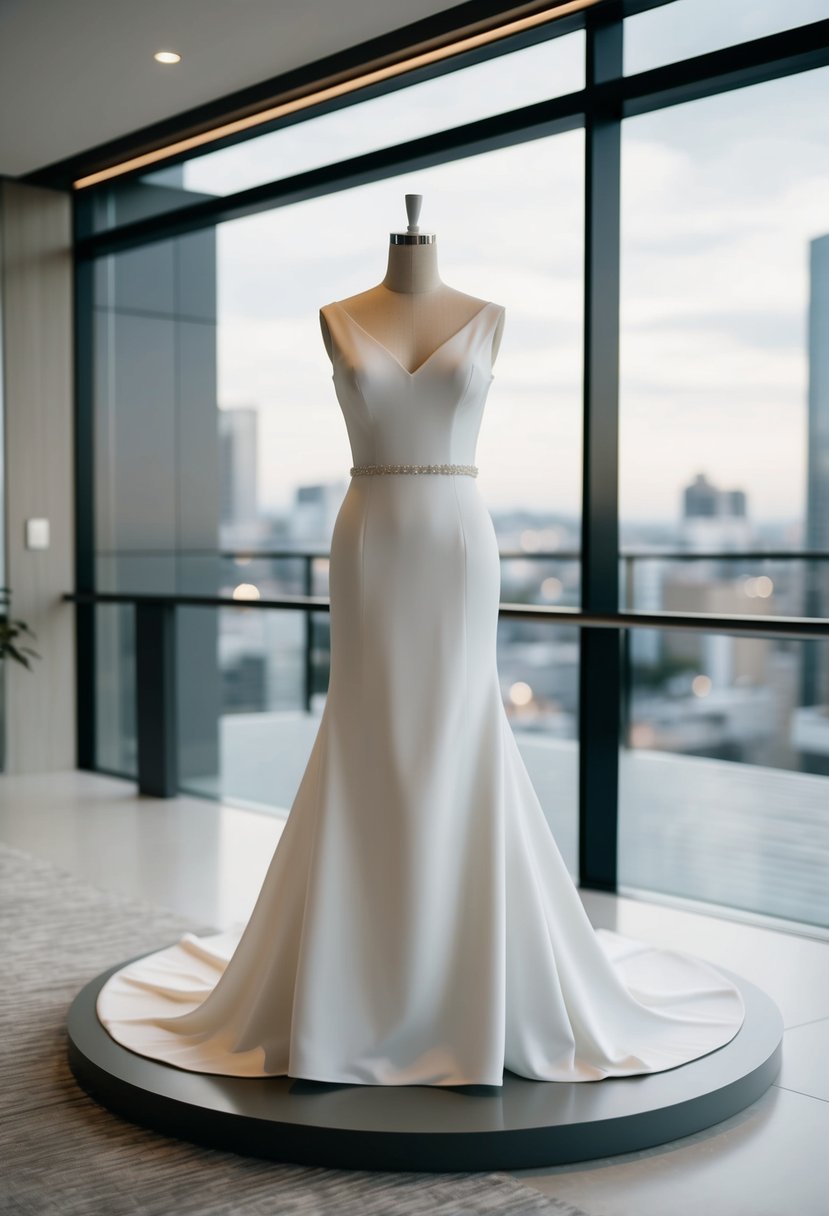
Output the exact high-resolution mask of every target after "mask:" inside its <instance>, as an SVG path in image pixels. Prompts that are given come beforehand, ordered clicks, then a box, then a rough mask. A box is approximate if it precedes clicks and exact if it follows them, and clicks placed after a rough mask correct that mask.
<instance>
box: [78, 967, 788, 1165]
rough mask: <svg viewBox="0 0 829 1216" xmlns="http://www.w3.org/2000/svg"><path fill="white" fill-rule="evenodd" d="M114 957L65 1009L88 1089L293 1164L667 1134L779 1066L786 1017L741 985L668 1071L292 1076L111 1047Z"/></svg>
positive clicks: (411, 1158)
mask: <svg viewBox="0 0 829 1216" xmlns="http://www.w3.org/2000/svg"><path fill="white" fill-rule="evenodd" d="M125 965H126V963H118V964H117V966H115V967H112V968H111V969H110V970H109V971H106V972H105V973H104V974H103V975H99V976H98V977H97V978H96V979H94V980H93V981H92V982H91V983H89V984H87V986H86V987H85V988H84V989H83V990H82V991H81V992H80V993H79V994H78V996H77V997H76V998H75V1001H74V1002H73V1004H72V1007H71V1009H70V1011H69V1019H68V1035H69V1064H70V1067H71V1069H72V1072H73V1073H74V1075H75V1078H76V1080H77V1081H78V1083H79V1084H80V1085H81V1087H82V1088H83V1089H85V1090H86V1092H87V1093H88V1094H90V1096H91V1097H93V1098H94V1099H95V1100H96V1101H98V1102H100V1103H101V1104H102V1105H103V1106H106V1107H108V1108H109V1109H110V1110H112V1111H114V1112H115V1113H116V1114H119V1115H122V1116H124V1118H126V1119H129V1120H131V1121H132V1122H134V1123H140V1124H142V1125H144V1126H146V1127H150V1128H153V1129H154V1130H156V1131H160V1132H163V1133H165V1134H167V1135H170V1136H175V1137H177V1138H179V1139H184V1140H190V1141H193V1142H195V1143H198V1144H205V1145H210V1146H212V1147H215V1148H221V1149H229V1150H231V1151H233V1152H237V1153H242V1154H245V1155H248V1156H258V1157H268V1158H271V1159H272V1160H274V1161H283V1162H293V1163H296V1164H301V1165H315V1166H327V1167H334V1168H342V1169H362V1170H407V1171H408V1170H428V1171H446V1170H448V1171H452V1172H456V1171H479V1170H483V1171H491V1170H504V1169H523V1168H532V1167H541V1166H554V1165H563V1164H567V1163H569V1162H574V1161H585V1160H588V1159H590V1158H594V1157H607V1156H612V1155H614V1154H616V1153H626V1152H632V1151H634V1150H636V1149H643V1148H648V1147H650V1146H652V1145H654V1144H663V1143H665V1142H666V1141H668V1140H676V1139H678V1138H679V1137H681V1136H687V1135H690V1134H691V1133H692V1132H696V1131H700V1130H701V1129H702V1128H705V1127H710V1126H711V1125H712V1124H714V1123H719V1122H720V1121H721V1120H722V1119H727V1118H728V1117H729V1116H730V1115H733V1114H736V1113H737V1112H738V1111H740V1110H743V1109H744V1108H745V1107H746V1106H749V1105H750V1104H751V1103H752V1102H754V1101H756V1100H757V1098H759V1097H760V1096H761V1094H763V1093H764V1092H765V1090H766V1089H767V1088H768V1087H769V1085H771V1083H772V1082H773V1080H774V1078H775V1077H776V1076H777V1073H778V1070H779V1067H780V1060H781V1053H782V1039H783V1021H782V1018H781V1016H780V1012H779V1010H778V1009H777V1006H776V1005H775V1004H774V1003H773V1001H772V1000H771V999H770V998H769V997H768V996H766V994H765V993H764V992H762V991H761V990H760V989H759V988H756V987H755V986H754V985H753V984H750V983H748V981H746V980H744V979H742V978H741V977H740V976H737V975H734V974H733V973H732V972H729V971H725V969H724V968H720V970H722V971H723V972H724V974H725V975H727V976H728V978H729V979H731V980H733V982H734V983H735V984H737V986H738V987H739V989H740V991H741V993H742V995H743V1000H744V1002H745V1010H746V1016H745V1021H744V1023H743V1025H742V1027H741V1028H740V1030H739V1032H738V1033H737V1035H736V1036H735V1037H734V1038H733V1039H732V1040H731V1042H730V1043H727V1044H726V1045H725V1046H724V1047H720V1048H718V1049H717V1050H716V1051H713V1052H710V1053H709V1054H708V1055H706V1056H702V1057H701V1058H700V1059H698V1060H692V1061H691V1062H690V1063H688V1064H683V1065H681V1066H679V1067H677V1068H672V1069H669V1070H668V1071H666V1072H659V1073H650V1074H645V1075H643V1076H637V1077H612V1078H608V1079H606V1080H603V1081H582V1082H576V1083H565V1082H551V1081H527V1080H524V1079H523V1078H521V1077H517V1076H514V1075H513V1074H511V1073H506V1074H505V1076H504V1084H503V1086H500V1087H494V1086H493V1087H490V1086H461V1087H457V1088H443V1087H430V1086H403V1087H398V1086H374V1085H333V1084H324V1083H321V1082H317V1081H302V1080H296V1079H294V1078H291V1077H219V1076H208V1075H205V1074H202V1073H193V1072H185V1071H183V1070H182V1069H178V1068H173V1067H171V1066H170V1065H167V1064H161V1063H157V1062H156V1061H154V1060H148V1059H146V1058H145V1057H143V1056H139V1055H136V1054H135V1053H134V1052H131V1051H129V1050H127V1049H126V1048H124V1047H121V1046H120V1045H119V1044H118V1043H116V1042H115V1040H114V1039H112V1038H110V1036H109V1034H108V1033H107V1031H106V1030H105V1029H104V1028H103V1026H102V1025H101V1023H100V1022H99V1021H98V1017H97V1014H96V1011H95V1002H96V999H97V996H98V993H99V991H100V989H101V988H102V987H103V985H104V983H105V982H106V981H107V980H108V979H109V977H110V976H111V975H112V974H113V972H115V971H118V970H119V969H120V968H121V967H123V966H125Z"/></svg>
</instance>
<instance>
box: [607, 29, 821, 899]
mask: <svg viewBox="0 0 829 1216" xmlns="http://www.w3.org/2000/svg"><path fill="white" fill-rule="evenodd" d="M698 7H699V6H698ZM827 99H829V68H820V69H817V70H814V71H808V72H803V73H800V74H798V75H796V76H787V77H784V78H783V79H778V80H772V81H768V82H765V83H762V84H756V85H754V86H752V87H747V88H742V89H736V90H733V91H730V92H727V93H722V94H719V95H716V96H713V97H706V98H702V99H700V100H695V101H691V102H688V103H687V104H684V105H677V106H671V107H668V108H665V109H660V110H657V111H655V112H653V113H649V114H644V115H641V116H639V117H634V118H630V119H627V120H626V121H625V123H624V124H623V145H622V258H621V269H622V277H621V283H622V288H621V315H622V323H621V385H620V426H621V439H620V471H621V487H620V519H621V537H622V545H623V549H624V551H625V552H626V554H627V556H626V558H625V575H626V585H625V587H624V591H623V594H624V597H625V602H626V604H627V605H628V606H629V607H631V608H634V609H641V610H645V611H651V612H653V611H666V612H691V613H697V614H702V615H715V616H720V617H721V616H723V615H741V616H745V615H756V616H758V617H762V616H768V615H772V616H782V617H799V616H805V617H815V616H817V617H822V618H825V617H827V616H829V561H827V560H825V552H826V550H827V548H829V465H828V464H827V456H828V455H829V446H828V445H827V435H829V384H827V377H826V362H825V361H826V354H825V347H826V339H827V335H829V309H827V299H829V162H827V157H826V149H827V147H829V107H827V104H826V102H827ZM821 552H823V554H824V557H823V558H821V557H820V556H819V554H820V553H821ZM812 553H814V554H815V556H813V557H811V556H809V554H812ZM627 657H628V660H629V670H628V672H627V680H626V711H627V712H626V722H625V724H624V738H623V753H622V766H621V795H620V829H621V832H620V843H621V849H620V879H621V881H622V882H624V883H626V884H629V885H632V886H636V887H644V888H650V889H656V890H666V891H671V892H675V893H681V894H684V895H688V896H697V897H702V898H705V899H709V900H713V901H715V902H719V903H724V904H728V903H734V904H737V905H738V906H740V907H744V908H753V909H756V910H759V911H763V912H774V913H777V914H779V915H781V916H794V917H795V918H798V917H799V918H801V919H810V918H812V917H813V918H814V919H816V920H819V921H820V922H821V923H829V892H828V891H827V883H826V876H827V866H828V865H829V853H828V852H827V849H829V814H827V807H829V788H828V787H827V776H829V709H827V707H829V640H827V641H826V642H820V641H803V640H797V639H792V638H786V637H773V636H772V637H767V638H762V637H740V636H729V635H727V634H723V633H702V634H694V633H688V632H675V631H674V632H666V631H660V630H658V629H642V630H636V631H632V632H631V635H630V639H629V645H628V648H627ZM812 849H815V850H816V852H815V862H816V864H814V865H810V864H808V863H807V861H806V859H807V858H808V856H809V853H810V851H811V850H812Z"/></svg>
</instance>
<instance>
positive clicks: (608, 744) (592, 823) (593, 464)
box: [579, 10, 622, 891]
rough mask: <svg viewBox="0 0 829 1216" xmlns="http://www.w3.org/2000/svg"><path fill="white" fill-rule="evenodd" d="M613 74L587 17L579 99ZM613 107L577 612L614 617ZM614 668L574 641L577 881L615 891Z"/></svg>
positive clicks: (618, 58)
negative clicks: (579, 607)
mask: <svg viewBox="0 0 829 1216" xmlns="http://www.w3.org/2000/svg"><path fill="white" fill-rule="evenodd" d="M621 74H622V22H621V20H620V19H619V18H618V17H617V18H615V19H614V18H612V17H608V16H607V15H604V14H602V12H601V10H599V11H596V12H592V13H589V15H588V22H587V81H586V83H587V89H588V91H589V90H590V89H591V87H592V86H594V85H601V84H603V83H605V82H606V81H610V80H614V79H618V78H619V77H621ZM620 156H621V107H620V106H619V105H618V103H614V102H612V101H608V104H607V107H606V108H602V107H599V106H597V107H591V109H590V111H589V113H588V115H587V119H586V124H585V240H584V257H585V282H584V299H585V305H584V414H583V467H582V605H583V609H584V610H585V611H586V612H601V613H616V612H617V611H618V608H619V516H618V453H619V436H618V432H619V422H618V412H619V411H618V405H619V370H618V369H619V228H620V219H619V211H620ZM620 691H621V662H620V638H619V634H618V633H617V632H616V631H615V630H603V629H597V628H591V627H585V628H584V629H582V631H581V662H580V672H579V737H580V746H579V881H580V883H581V885H582V886H584V887H594V888H598V889H600V890H606V891H614V890H615V889H616V873H617V864H616V854H617V837H618V831H617V814H618V783H619V781H618V777H619V725H620V700H621V697H620Z"/></svg>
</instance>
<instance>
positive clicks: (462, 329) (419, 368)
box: [335, 300, 492, 380]
mask: <svg viewBox="0 0 829 1216" xmlns="http://www.w3.org/2000/svg"><path fill="white" fill-rule="evenodd" d="M335 303H336V305H337V308H339V310H340V312H341V313H344V314H345V316H347V317H348V319H349V321H350V322H351V324H352V325H354V326H355V327H356V328H357V329H359V331H360V333H362V334H365V336H366V337H367V338H368V339H369V340H370V341H371V342H373V343H374V345H375V346H377V347H379V349H380V350H382V351H385V353H386V354H387V355H388V357H389V358H390V359H391V360H392V362H393V363H396V364H397V366H398V367H399V368H400V370H401V372H402V373H403V375H404V376H408V377H409V379H410V380H413V379H414V378H415V376H417V375H418V374H419V373H420V372H421V371H423V369H424V367H426V366H427V365H428V364H429V363H431V362H432V360H433V359H434V358H435V356H436V355H439V354H440V352H441V351H442V350H444V349H445V348H446V347H447V346H448V345H449V343H450V342H454V341H455V339H456V338H459V337H460V336H461V334H462V333H464V332H465V331H466V330H467V329H468V328H469V326H470V325H471V324H472V322H473V321H476V320H477V319H478V317H480V316H481V315H482V314H483V313H485V312H486V310H487V309H488V308H491V307H492V301H491V300H488V301H487V302H486V304H484V306H483V308H479V309H478V311H477V312H476V313H473V314H472V316H471V317H470V318H469V320H468V321H464V323H463V325H461V327H460V329H456V330H455V332H454V333H453V334H450V335H449V337H448V338H446V340H445V341H443V342H441V343H440V345H439V346H436V347H435V349H434V350H433V351H432V353H431V354H430V355H427V356H426V358H425V359H424V360H423V362H422V363H418V365H417V367H416V368H415V369H414V370H413V371H411V372H410V371H409V369H408V368H407V367H404V366H403V364H402V363H401V362H400V360H399V359H398V357H397V355H395V354H393V353H392V352H391V351H390V350H389V348H388V347H387V346H384V345H383V343H382V342H380V341H379V339H377V338H375V336H374V334H370V333H369V332H368V330H367V329H363V327H362V325H361V324H360V322H359V321H358V320H356V318H354V317H352V315H351V313H350V312H349V311H348V309H347V308H343V306H342V304H340V302H339V300H336V301H335Z"/></svg>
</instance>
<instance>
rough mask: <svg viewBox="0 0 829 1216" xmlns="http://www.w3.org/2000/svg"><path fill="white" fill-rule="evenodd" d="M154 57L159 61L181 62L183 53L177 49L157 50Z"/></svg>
mask: <svg viewBox="0 0 829 1216" xmlns="http://www.w3.org/2000/svg"><path fill="white" fill-rule="evenodd" d="M153 59H155V60H157V62H158V63H181V55H179V54H177V52H176V51H156V53H155V54H154V55H153Z"/></svg>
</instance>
